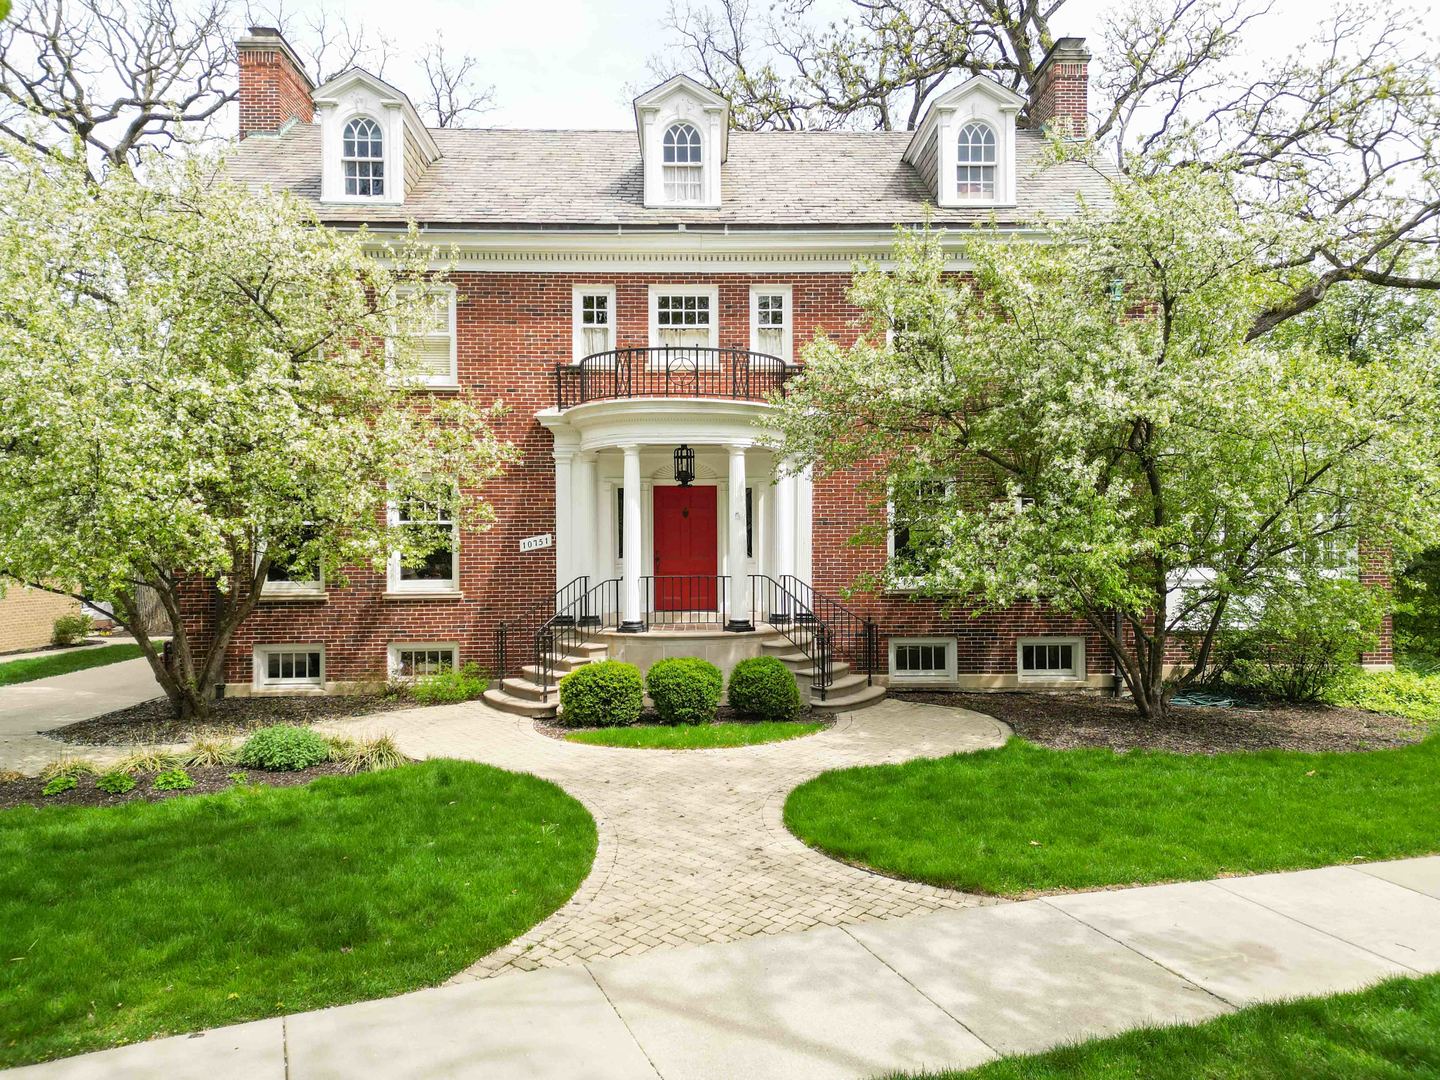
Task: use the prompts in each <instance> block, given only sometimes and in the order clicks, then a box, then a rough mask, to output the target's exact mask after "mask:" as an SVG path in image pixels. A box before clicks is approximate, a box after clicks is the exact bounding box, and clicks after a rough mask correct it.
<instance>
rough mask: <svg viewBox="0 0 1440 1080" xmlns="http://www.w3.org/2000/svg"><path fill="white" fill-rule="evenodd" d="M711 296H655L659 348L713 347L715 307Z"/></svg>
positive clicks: (680, 294) (694, 294) (674, 294)
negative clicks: (663, 346)
mask: <svg viewBox="0 0 1440 1080" xmlns="http://www.w3.org/2000/svg"><path fill="white" fill-rule="evenodd" d="M713 299H714V298H713V296H712V295H711V294H710V293H691V292H687V293H660V294H658V295H657V296H656V297H655V336H656V342H655V343H656V344H657V345H668V346H671V347H682V348H705V347H707V346H710V345H713V344H714V329H715V323H714V314H715V313H714V304H713V303H712V301H713Z"/></svg>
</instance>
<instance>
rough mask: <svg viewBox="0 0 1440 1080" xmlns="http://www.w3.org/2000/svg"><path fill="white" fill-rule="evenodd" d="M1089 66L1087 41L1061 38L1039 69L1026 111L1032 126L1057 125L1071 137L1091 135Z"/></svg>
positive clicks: (1051, 48)
mask: <svg viewBox="0 0 1440 1080" xmlns="http://www.w3.org/2000/svg"><path fill="white" fill-rule="evenodd" d="M1089 65H1090V51H1089V50H1088V49H1086V48H1085V39H1084V38H1078V37H1065V38H1061V39H1060V40H1058V41H1057V42H1055V44H1054V45H1052V46H1051V47H1050V51H1049V52H1048V53H1046V54H1045V59H1044V60H1041V61H1040V66H1039V67H1038V68H1037V69H1036V70H1035V86H1034V88H1033V89H1032V90H1031V91H1030V104H1029V106H1028V107H1027V108H1026V110H1025V115H1026V117H1027V118H1028V119H1029V121H1030V126H1031V127H1036V128H1039V127H1044V126H1045V125H1046V124H1049V123H1051V122H1053V123H1054V124H1055V125H1056V126H1057V127H1059V128H1060V130H1061V131H1063V132H1064V133H1065V134H1067V135H1069V136H1070V137H1071V138H1075V139H1083V138H1084V137H1085V136H1086V135H1088V134H1089V132H1090V118H1089V115H1088V112H1087V110H1088V109H1089V86H1090V76H1089Z"/></svg>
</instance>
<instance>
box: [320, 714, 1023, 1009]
mask: <svg viewBox="0 0 1440 1080" xmlns="http://www.w3.org/2000/svg"><path fill="white" fill-rule="evenodd" d="M327 726H328V727H329V728H330V729H331V730H334V731H337V732H343V733H345V734H350V735H356V734H366V733H378V732H382V731H386V732H391V733H393V734H394V735H395V737H396V740H397V742H398V743H399V745H400V748H401V749H402V750H403V751H404V752H405V753H407V754H410V755H412V756H414V757H458V758H469V759H472V760H475V761H483V762H486V763H488V764H491V765H498V766H501V767H503V768H507V769H516V770H520V771H523V772H531V773H534V774H536V775H537V776H542V777H544V778H546V779H548V780H553V781H554V782H555V783H557V784H559V785H560V786H561V787H563V788H564V789H565V790H566V791H568V792H570V793H571V794H572V795H574V796H575V797H576V798H578V799H580V800H581V801H582V802H583V803H584V804H585V805H586V807H587V808H588V809H589V810H590V812H591V813H592V814H594V815H595V820H596V823H597V825H598V826H599V834H600V845H599V851H598V852H597V854H596V858H595V866H594V868H593V869H592V870H591V873H590V876H589V878H587V879H586V881H585V883H584V884H583V885H582V886H581V887H580V890H579V891H578V892H577V893H576V894H575V896H574V897H573V898H571V900H570V902H569V903H568V904H566V905H565V906H564V907H563V908H561V909H560V910H559V911H557V912H556V913H555V914H554V915H552V916H551V917H550V918H549V919H547V920H546V921H545V922H543V923H541V924H540V925H539V926H537V927H535V928H534V929H533V930H531V931H530V932H529V933H527V934H525V935H523V936H522V937H520V938H518V939H516V940H515V941H514V942H512V943H511V944H510V945H508V946H506V947H504V948H502V949H500V950H498V951H497V952H495V953H492V954H491V955H489V956H487V957H485V958H484V959H482V960H481V961H479V962H478V963H477V964H475V965H474V966H473V967H471V968H470V969H468V970H467V971H465V972H463V973H461V974H460V975H458V976H457V977H456V979H457V981H464V980H470V979H477V978H486V977H489V976H492V975H496V974H500V973H503V972H507V971H512V970H516V969H519V970H531V969H534V968H541V967H567V966H572V965H578V964H581V963H584V962H585V961H587V960H595V959H604V958H609V957H614V956H620V955H635V954H638V953H643V952H648V951H650V950H652V949H657V948H664V947H667V946H675V945H687V944H707V943H712V942H725V941H735V940H738V939H740V938H748V937H755V936H758V935H763V934H780V933H785V932H788V931H797V930H807V929H810V928H811V927H815V926H818V925H822V924H824V925H829V926H840V925H844V924H850V923H860V922H868V921H873V920H877V919H888V918H893V917H897V916H902V915H913V914H917V913H923V912H931V911H938V910H941V909H947V908H961V907H971V906H974V905H977V904H980V903H985V902H987V901H986V900H984V899H983V898H980V897H975V896H967V895H965V894H963V893H956V892H952V891H949V890H943V889H936V888H933V887H931V886H928V885H921V884H917V883H913V882H904V881H896V880H894V879H892V878H886V877H881V876H879V875H876V874H871V873H868V872H866V871H864V870H859V869H856V868H854V867H850V866H846V865H844V864H842V863H838V862H835V861H834V860H832V859H829V858H827V857H826V856H824V855H821V854H819V853H817V852H815V851H812V850H810V849H809V848H808V847H806V846H805V845H804V844H802V843H801V842H800V841H798V840H796V839H795V838H794V837H793V836H791V835H790V833H789V832H788V831H787V830H786V829H785V826H784V824H783V822H782V819H781V811H782V808H783V806H784V802H785V796H786V795H787V794H788V793H789V792H790V790H791V789H793V788H794V787H795V786H796V785H798V784H800V783H802V782H803V781H805V780H807V779H809V778H810V777H812V776H814V775H816V774H817V773H821V772H824V771H826V770H827V769H837V768H844V767H846V766H851V765H873V764H880V763H885V762H898V761H905V760H908V759H910V758H917V757H940V756H943V755H945V754H951V753H957V752H962V751H969V750H979V749H983V748H985V747H992V746H998V745H1000V744H1001V743H1003V742H1004V741H1005V739H1006V738H1007V736H1008V731H1007V729H1006V728H1005V727H1004V726H1003V725H1002V724H1001V723H1000V722H999V721H997V720H994V719H993V718H991V717H988V716H985V715H983V714H981V713H976V712H970V711H968V710H963V709H950V708H942V707H939V706H934V705H921V704H916V703H912V702H901V701H895V700H893V699H892V700H887V701H884V702H882V703H880V704H879V705H876V706H873V707H871V708H869V709H865V710H863V711H860V712H855V713H850V714H847V715H843V716H841V717H840V718H839V720H838V721H837V723H836V724H835V726H834V727H833V728H830V729H829V730H826V731H824V732H821V733H819V734H816V735H811V736H806V737H804V738H799V739H794V740H791V741H789V742H782V743H770V744H766V745H762V746H755V747H743V748H736V749H726V750H678V751H670V750H624V749H616V748H613V747H603V746H585V745H581V744H578V743H568V742H562V741H560V740H557V739H552V738H549V737H547V736H545V735H542V734H540V733H539V732H538V731H536V730H535V729H534V727H533V725H532V723H531V721H529V720H527V719H522V718H517V717H514V716H510V715H508V714H505V713H501V712H498V711H496V710H493V709H491V708H489V707H488V706H485V705H483V704H479V703H467V704H464V705H455V706H449V707H443V708H428V709H421V710H416V711H414V712H410V711H405V712H393V713H386V714H383V715H380V716H369V717H360V718H356V719H354V720H348V721H340V722H336V723H332V724H330V725H327Z"/></svg>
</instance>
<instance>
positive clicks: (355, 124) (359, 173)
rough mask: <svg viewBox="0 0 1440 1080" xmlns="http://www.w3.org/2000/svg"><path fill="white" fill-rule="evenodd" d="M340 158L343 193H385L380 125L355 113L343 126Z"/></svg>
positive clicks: (383, 148) (376, 194) (383, 154)
mask: <svg viewBox="0 0 1440 1080" xmlns="http://www.w3.org/2000/svg"><path fill="white" fill-rule="evenodd" d="M341 161H342V162H343V163H344V167H345V194H346V195H360V196H368V197H376V196H382V195H384V194H385V143H384V139H383V138H382V137H381V135H380V125H379V124H377V123H375V121H374V120H371V119H370V118H369V117H368V116H357V117H356V118H355V119H354V120H351V121H350V122H349V123H348V124H346V125H345V136H344V148H343V149H342V151H341Z"/></svg>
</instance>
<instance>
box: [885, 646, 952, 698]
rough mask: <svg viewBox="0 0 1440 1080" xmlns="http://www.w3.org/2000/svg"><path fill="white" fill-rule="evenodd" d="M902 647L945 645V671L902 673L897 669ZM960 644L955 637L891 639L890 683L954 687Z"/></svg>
mask: <svg viewBox="0 0 1440 1080" xmlns="http://www.w3.org/2000/svg"><path fill="white" fill-rule="evenodd" d="M902 645H943V646H945V670H944V671H943V672H925V673H924V674H911V673H909V672H906V673H901V672H897V671H896V669H895V652H896V649H897V648H899V647H900V646H902ZM959 651H960V647H959V642H958V640H957V639H956V638H953V637H892V638H891V639H890V683H891V685H900V686H922V685H923V686H953V685H955V683H956V682H957V680H958V676H957V675H956V671H957V664H958V659H957V657H958V654H959Z"/></svg>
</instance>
